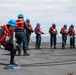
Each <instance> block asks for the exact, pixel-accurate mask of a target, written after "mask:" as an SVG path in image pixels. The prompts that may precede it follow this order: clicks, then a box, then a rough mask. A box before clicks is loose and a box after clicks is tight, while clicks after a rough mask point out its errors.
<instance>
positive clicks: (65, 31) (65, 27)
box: [60, 24, 68, 49]
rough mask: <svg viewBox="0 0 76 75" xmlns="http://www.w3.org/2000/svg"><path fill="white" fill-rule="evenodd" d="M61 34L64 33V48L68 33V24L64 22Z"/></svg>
mask: <svg viewBox="0 0 76 75" xmlns="http://www.w3.org/2000/svg"><path fill="white" fill-rule="evenodd" d="M60 34H62V49H64V48H65V45H66V41H67V35H68V29H67V25H66V24H64V26H63V27H62V28H61V31H60Z"/></svg>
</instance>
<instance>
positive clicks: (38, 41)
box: [35, 29, 41, 49]
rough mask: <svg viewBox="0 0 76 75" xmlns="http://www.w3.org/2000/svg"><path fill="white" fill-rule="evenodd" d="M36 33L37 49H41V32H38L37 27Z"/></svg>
mask: <svg viewBox="0 0 76 75" xmlns="http://www.w3.org/2000/svg"><path fill="white" fill-rule="evenodd" d="M35 33H36V49H39V48H40V46H41V34H39V33H38V30H37V29H35Z"/></svg>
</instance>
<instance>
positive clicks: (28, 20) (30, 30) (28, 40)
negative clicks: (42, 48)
mask: <svg viewBox="0 0 76 75" xmlns="http://www.w3.org/2000/svg"><path fill="white" fill-rule="evenodd" d="M26 24H27V25H28V27H29V30H28V29H26V38H27V48H28V50H29V42H30V36H31V33H33V32H34V30H33V28H32V25H31V24H30V19H29V18H27V19H26Z"/></svg>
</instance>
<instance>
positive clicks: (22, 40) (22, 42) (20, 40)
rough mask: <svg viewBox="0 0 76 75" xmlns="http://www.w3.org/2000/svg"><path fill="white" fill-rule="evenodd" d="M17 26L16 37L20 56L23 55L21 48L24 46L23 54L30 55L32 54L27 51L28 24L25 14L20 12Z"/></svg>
mask: <svg viewBox="0 0 76 75" xmlns="http://www.w3.org/2000/svg"><path fill="white" fill-rule="evenodd" d="M16 22H17V27H16V31H15V37H16V40H17V44H18V46H17V49H18V56H21V49H22V47H23V56H29V55H30V54H29V53H27V39H26V32H25V30H26V29H29V28H28V25H27V24H26V22H25V21H24V15H23V14H19V15H18V19H17V20H16Z"/></svg>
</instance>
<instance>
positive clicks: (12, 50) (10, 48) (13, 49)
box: [0, 28, 16, 64]
mask: <svg viewBox="0 0 76 75" xmlns="http://www.w3.org/2000/svg"><path fill="white" fill-rule="evenodd" d="M3 32H4V28H2V29H0V37H1V36H2V34H3ZM2 45H3V44H2ZM3 46H4V47H5V50H8V51H10V64H14V57H15V55H16V47H15V46H14V42H13V38H12V39H11V41H10V42H9V43H7V45H3Z"/></svg>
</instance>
